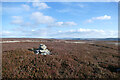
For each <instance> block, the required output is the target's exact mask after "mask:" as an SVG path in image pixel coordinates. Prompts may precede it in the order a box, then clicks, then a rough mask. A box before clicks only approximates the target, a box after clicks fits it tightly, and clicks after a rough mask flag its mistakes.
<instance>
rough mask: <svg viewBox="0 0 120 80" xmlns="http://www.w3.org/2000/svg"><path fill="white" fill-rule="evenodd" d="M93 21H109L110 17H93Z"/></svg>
mask: <svg viewBox="0 0 120 80" xmlns="http://www.w3.org/2000/svg"><path fill="white" fill-rule="evenodd" d="M93 19H94V20H109V19H111V16H108V15H104V16H100V17H94V18H93Z"/></svg>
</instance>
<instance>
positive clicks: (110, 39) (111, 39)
mask: <svg viewBox="0 0 120 80" xmlns="http://www.w3.org/2000/svg"><path fill="white" fill-rule="evenodd" d="M57 39H64V40H97V41H99V40H100V41H120V38H57Z"/></svg>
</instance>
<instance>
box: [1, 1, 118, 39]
mask: <svg viewBox="0 0 120 80" xmlns="http://www.w3.org/2000/svg"><path fill="white" fill-rule="evenodd" d="M2 37H3V38H116V37H118V3H117V2H4V3H2Z"/></svg>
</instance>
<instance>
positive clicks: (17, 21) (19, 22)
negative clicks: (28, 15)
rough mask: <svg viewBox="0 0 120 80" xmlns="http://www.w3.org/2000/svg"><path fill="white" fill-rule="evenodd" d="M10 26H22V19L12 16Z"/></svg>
mask: <svg viewBox="0 0 120 80" xmlns="http://www.w3.org/2000/svg"><path fill="white" fill-rule="evenodd" d="M12 18H13V20H12V22H11V23H12V24H22V23H23V18H22V17H21V16H12Z"/></svg>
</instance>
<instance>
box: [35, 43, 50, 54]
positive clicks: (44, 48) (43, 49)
mask: <svg viewBox="0 0 120 80" xmlns="http://www.w3.org/2000/svg"><path fill="white" fill-rule="evenodd" d="M34 53H35V54H41V55H50V51H49V50H48V49H47V46H46V45H44V44H40V46H39V48H38V49H36V50H34Z"/></svg>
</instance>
